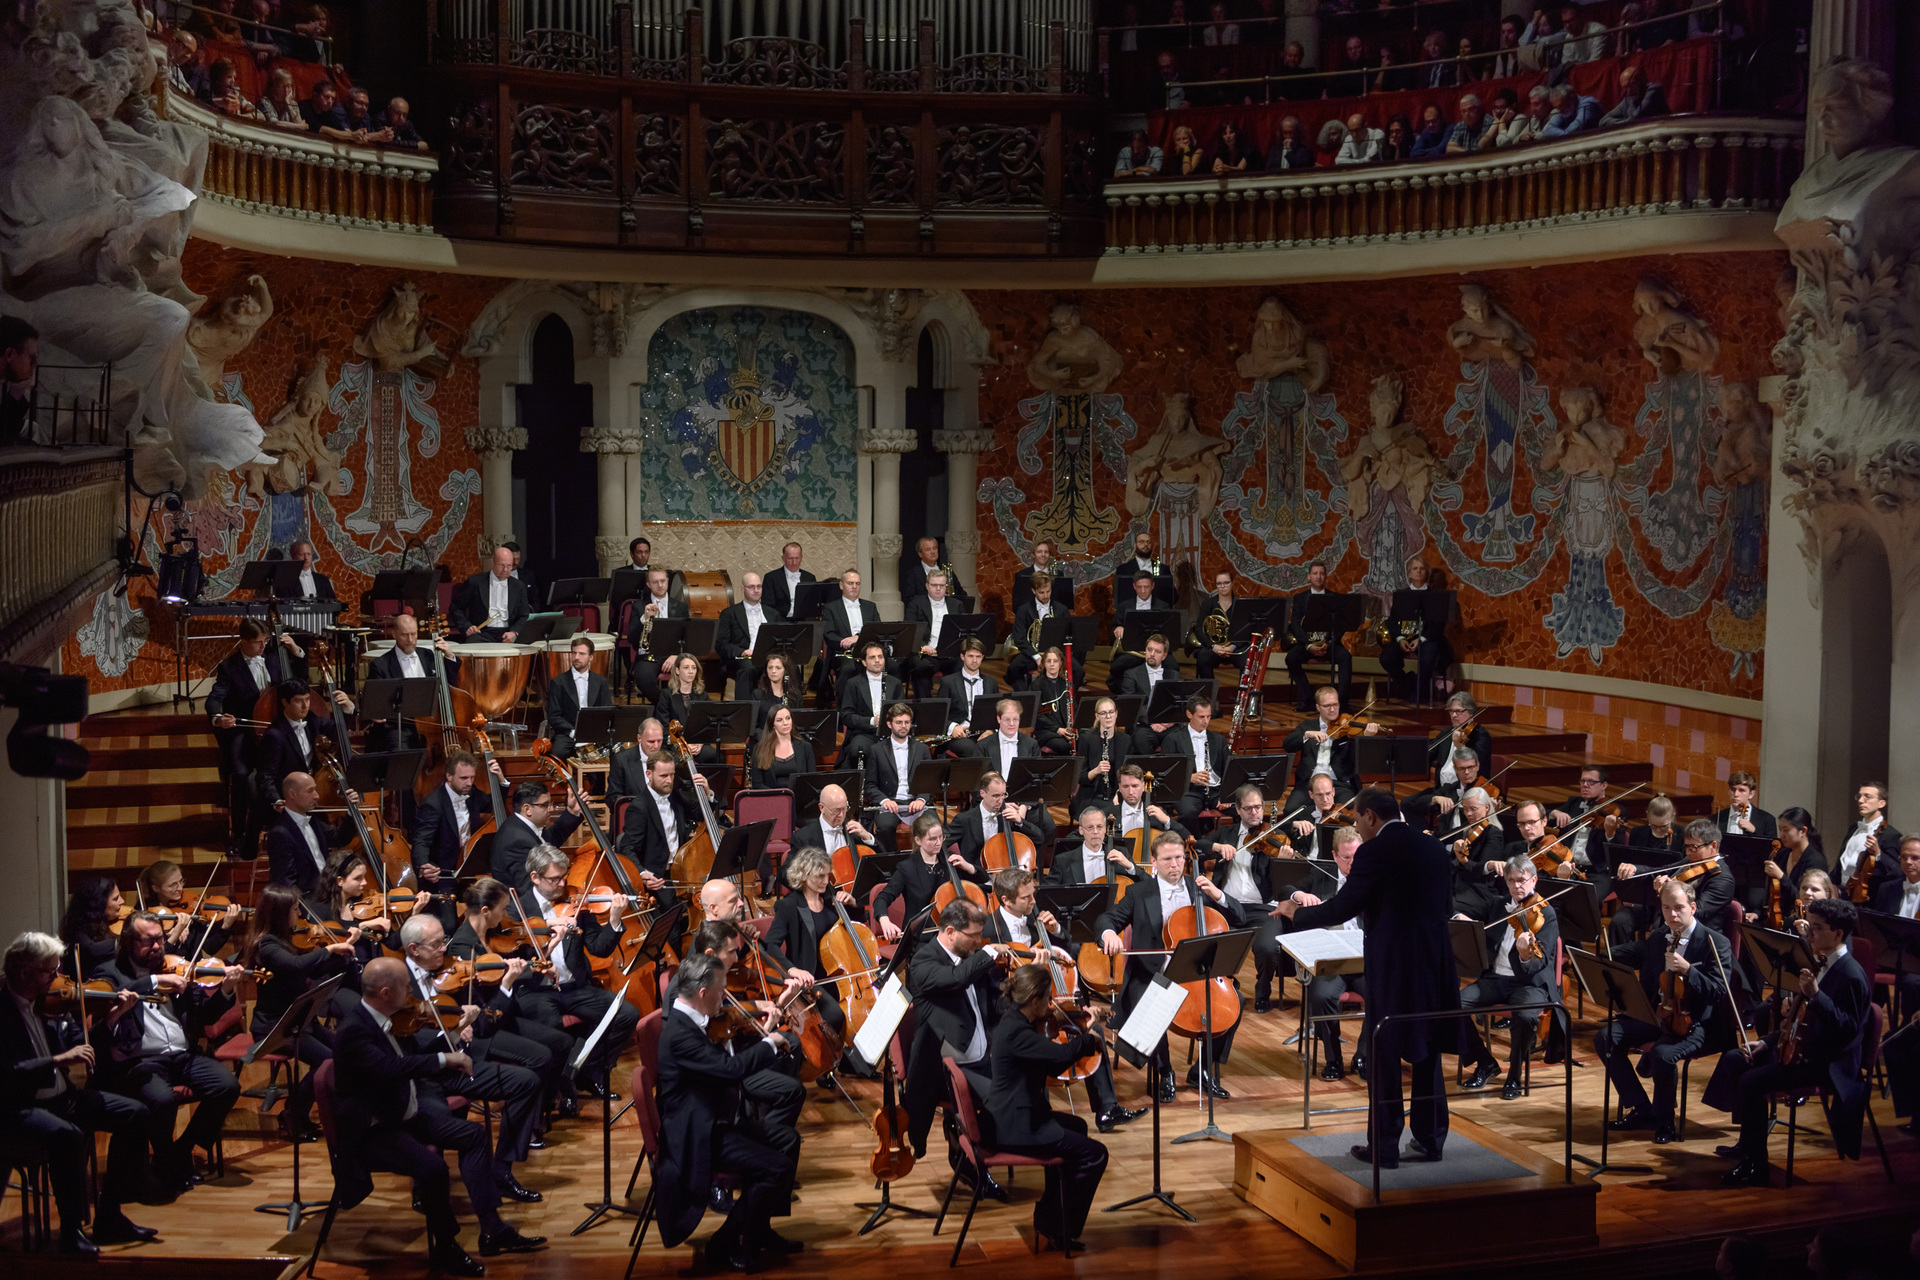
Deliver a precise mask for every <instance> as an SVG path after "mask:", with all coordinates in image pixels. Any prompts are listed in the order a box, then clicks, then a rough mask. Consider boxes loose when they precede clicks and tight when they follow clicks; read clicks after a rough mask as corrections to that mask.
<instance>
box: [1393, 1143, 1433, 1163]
mask: <svg viewBox="0 0 1920 1280" xmlns="http://www.w3.org/2000/svg"><path fill="white" fill-rule="evenodd" d="M1400 1158H1401V1159H1402V1160H1407V1161H1411V1162H1412V1163H1414V1164H1439V1163H1440V1153H1439V1152H1438V1151H1436V1150H1434V1149H1433V1148H1432V1147H1429V1146H1428V1145H1427V1144H1426V1143H1424V1142H1422V1141H1420V1139H1418V1138H1408V1139H1407V1149H1406V1150H1405V1151H1404V1152H1402V1153H1401V1155H1400Z"/></svg>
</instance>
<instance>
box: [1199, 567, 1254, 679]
mask: <svg viewBox="0 0 1920 1280" xmlns="http://www.w3.org/2000/svg"><path fill="white" fill-rule="evenodd" d="M1212 618H1218V619H1219V621H1218V622H1215V623H1214V624H1213V627H1212V628H1211V629H1210V628H1209V627H1208V626H1207V622H1208V620H1209V619H1212ZM1232 622H1233V574H1232V573H1231V572H1230V571H1228V570H1226V569H1222V570H1220V572H1218V573H1216V574H1214V575H1213V596H1212V598H1211V599H1209V600H1208V601H1207V607H1206V608H1205V609H1203V610H1201V611H1200V616H1199V617H1198V618H1196V619H1195V620H1194V623H1193V626H1192V627H1190V628H1189V629H1188V631H1187V649H1188V651H1189V652H1191V653H1192V654H1193V678H1194V679H1196V680H1211V679H1213V673H1214V671H1215V670H1217V669H1218V668H1220V667H1230V668H1232V669H1233V670H1235V671H1238V670H1239V669H1240V667H1241V665H1242V664H1243V663H1244V662H1245V661H1246V657H1245V655H1244V654H1243V653H1242V651H1241V649H1240V648H1239V646H1237V645H1234V644H1232V643H1231V638H1232V632H1231V631H1229V630H1228V628H1229V627H1230V626H1231V625H1232ZM1213 630H1218V631H1219V632H1220V634H1222V635H1224V636H1227V637H1228V639H1227V640H1219V641H1216V640H1215V639H1214V638H1213V634H1212V633H1213Z"/></svg>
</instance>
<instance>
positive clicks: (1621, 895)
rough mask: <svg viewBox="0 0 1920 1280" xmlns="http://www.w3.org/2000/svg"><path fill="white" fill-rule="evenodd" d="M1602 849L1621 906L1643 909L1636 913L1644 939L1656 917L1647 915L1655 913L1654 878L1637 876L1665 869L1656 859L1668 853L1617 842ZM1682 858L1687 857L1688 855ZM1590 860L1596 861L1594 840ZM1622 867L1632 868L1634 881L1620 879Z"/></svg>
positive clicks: (1588, 847) (1590, 841)
mask: <svg viewBox="0 0 1920 1280" xmlns="http://www.w3.org/2000/svg"><path fill="white" fill-rule="evenodd" d="M1600 847H1601V851H1602V852H1604V853H1605V854H1606V858H1607V870H1608V871H1609V873H1610V874H1611V876H1612V882H1613V896H1614V898H1615V899H1616V900H1617V901H1618V902H1619V904H1620V905H1621V906H1631V907H1635V908H1640V909H1641V910H1637V911H1636V912H1635V913H1634V919H1636V920H1639V921H1641V922H1642V925H1641V928H1640V929H1639V930H1638V932H1639V934H1640V935H1641V936H1642V937H1644V936H1645V935H1646V931H1647V930H1648V929H1649V928H1651V927H1652V926H1653V917H1649V916H1648V915H1646V914H1645V912H1647V911H1655V908H1656V906H1657V904H1656V903H1655V902H1654V897H1653V881H1654V877H1653V876H1643V875H1640V874H1638V873H1639V872H1640V871H1642V870H1647V871H1651V870H1652V869H1653V868H1654V867H1657V866H1661V865H1663V864H1662V863H1660V862H1659V861H1657V859H1659V858H1662V857H1665V856H1666V851H1665V850H1663V849H1643V848H1637V847H1635V846H1633V845H1630V844H1621V843H1619V842H1618V841H1611V840H1610V841H1607V842H1606V843H1604V844H1602V845H1601V846H1600ZM1681 856H1683V857H1684V856H1685V855H1681ZM1587 857H1588V858H1589V859H1591V858H1592V857H1593V841H1592V840H1588V841H1587ZM1650 858H1651V859H1656V861H1649V859H1650ZM1622 865H1627V866H1631V867H1633V869H1634V872H1635V874H1634V875H1633V876H1631V877H1628V876H1623V875H1621V874H1620V868H1621V866H1622ZM1655 914H1656V915H1657V914H1658V913H1657V911H1655Z"/></svg>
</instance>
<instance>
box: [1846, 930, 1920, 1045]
mask: <svg viewBox="0 0 1920 1280" xmlns="http://www.w3.org/2000/svg"><path fill="white" fill-rule="evenodd" d="M1860 932H1861V933H1862V934H1864V935H1866V936H1867V937H1869V938H1872V939H1873V941H1875V942H1877V943H1879V944H1880V959H1879V962H1878V963H1877V964H1876V965H1875V966H1874V967H1875V968H1881V969H1884V968H1885V967H1886V964H1887V953H1888V952H1889V951H1891V952H1892V953H1893V988H1892V993H1893V995H1894V996H1895V997H1896V998H1897V997H1898V996H1899V994H1900V983H1901V979H1903V978H1905V977H1906V976H1907V957H1909V956H1916V957H1920V920H1909V919H1907V917H1905V916H1896V915H1889V914H1887V913H1886V912H1884V911H1868V910H1866V909H1865V908H1862V909H1861V911H1860ZM1912 1014H1913V1010H1911V1009H1908V1008H1905V1007H1904V1006H1903V1007H1902V1008H1901V1010H1900V1016H1899V1017H1898V1018H1896V1019H1894V1024H1895V1025H1896V1026H1905V1025H1906V1020H1907V1019H1908V1018H1909V1017H1910V1016H1912Z"/></svg>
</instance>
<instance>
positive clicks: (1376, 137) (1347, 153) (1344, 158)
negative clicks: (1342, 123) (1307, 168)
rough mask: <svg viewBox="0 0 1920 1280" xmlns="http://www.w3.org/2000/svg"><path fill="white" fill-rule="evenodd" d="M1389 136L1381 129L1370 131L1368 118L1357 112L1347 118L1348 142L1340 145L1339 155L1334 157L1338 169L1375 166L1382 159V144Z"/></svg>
mask: <svg viewBox="0 0 1920 1280" xmlns="http://www.w3.org/2000/svg"><path fill="white" fill-rule="evenodd" d="M1386 140H1387V135H1386V133H1385V132H1384V131H1382V130H1380V129H1369V128H1368V127H1367V117H1366V115H1365V114H1364V113H1363V112H1359V111H1356V112H1354V113H1353V114H1352V115H1350V116H1348V117H1347V140H1346V141H1345V142H1343V143H1341V144H1340V151H1339V154H1338V155H1336V156H1334V158H1333V163H1334V165H1335V166H1336V167H1338V166H1342V165H1352V164H1373V163H1375V162H1376V161H1378V160H1379V159H1380V144H1381V143H1383V142H1385V141H1386Z"/></svg>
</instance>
